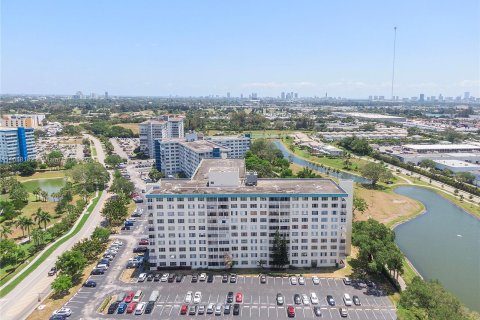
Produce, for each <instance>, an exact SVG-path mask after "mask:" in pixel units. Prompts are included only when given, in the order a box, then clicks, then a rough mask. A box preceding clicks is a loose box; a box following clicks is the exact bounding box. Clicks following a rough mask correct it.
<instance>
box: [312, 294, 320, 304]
mask: <svg viewBox="0 0 480 320" xmlns="http://www.w3.org/2000/svg"><path fill="white" fill-rule="evenodd" d="M310 300H311V301H312V304H318V302H319V301H318V297H317V294H316V293H315V292H312V293H310Z"/></svg>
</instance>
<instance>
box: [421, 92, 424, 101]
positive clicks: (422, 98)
mask: <svg viewBox="0 0 480 320" xmlns="http://www.w3.org/2000/svg"><path fill="white" fill-rule="evenodd" d="M423 101H425V95H424V94H423V93H420V102H423Z"/></svg>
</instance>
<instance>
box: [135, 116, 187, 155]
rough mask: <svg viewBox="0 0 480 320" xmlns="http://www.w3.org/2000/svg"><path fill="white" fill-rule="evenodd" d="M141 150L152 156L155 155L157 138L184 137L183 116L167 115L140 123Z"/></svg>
mask: <svg viewBox="0 0 480 320" xmlns="http://www.w3.org/2000/svg"><path fill="white" fill-rule="evenodd" d="M138 127H139V137H140V150H141V151H142V152H144V153H145V154H147V155H148V156H149V157H150V158H154V157H155V140H161V139H171V138H184V137H185V133H184V125H183V117H180V116H178V115H175V116H174V115H165V116H162V117H160V118H159V120H148V121H145V122H142V123H140V124H139V125H138Z"/></svg>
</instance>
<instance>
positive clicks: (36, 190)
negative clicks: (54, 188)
mask: <svg viewBox="0 0 480 320" xmlns="http://www.w3.org/2000/svg"><path fill="white" fill-rule="evenodd" d="M41 192H42V189H40V187H37V188H35V189H34V190H33V191H32V193H33V195H34V196H35V198H36V199H37V201H38V200H39V198H40V194H41Z"/></svg>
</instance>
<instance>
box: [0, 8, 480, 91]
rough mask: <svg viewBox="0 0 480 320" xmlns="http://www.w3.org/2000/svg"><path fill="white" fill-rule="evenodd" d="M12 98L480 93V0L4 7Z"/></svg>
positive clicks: (6, 86)
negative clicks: (34, 96) (55, 96)
mask: <svg viewBox="0 0 480 320" xmlns="http://www.w3.org/2000/svg"><path fill="white" fill-rule="evenodd" d="M0 5H1V7H0V11H1V12H0V13H1V16H0V18H1V21H0V26H1V40H0V41H1V51H0V53H1V56H0V62H1V65H0V68H1V70H0V72H1V77H0V79H1V82H0V93H2V94H75V93H76V92H77V91H82V92H83V93H84V94H90V93H92V92H94V93H98V94H103V93H104V92H105V91H108V92H109V94H110V95H139V96H145V95H146V96H169V95H173V96H175V95H178V96H207V95H219V96H226V94H227V92H230V93H231V96H232V97H235V96H239V95H240V94H242V93H243V94H244V95H245V96H248V95H249V94H250V93H252V92H256V93H258V95H259V96H271V97H276V96H280V93H281V92H282V91H285V92H298V94H299V96H301V97H305V96H320V97H321V96H325V94H328V96H331V97H339V96H341V97H346V98H368V96H369V95H383V96H386V97H390V96H391V80H392V61H393V36H394V27H395V26H396V27H397V41H396V63H395V82H394V83H395V85H394V95H396V96H400V97H413V96H418V95H419V94H420V93H424V94H425V95H426V96H432V95H435V96H438V95H439V94H442V95H443V96H459V95H463V93H464V92H466V91H468V92H470V94H471V95H473V96H476V97H479V96H480V22H479V21H480V0H476V1H475V0H461V1H450V0H448V1H447V0H435V1H434V0H430V1H428V0H422V1H418V0H402V1H369V0H365V1H354V0H341V1H316V0H311V1H308V0H296V1H293V0H292V1H282V0H275V1H273V0H272V1H270V0H262V1H258V0H256V1H255V0H253V1H251V0H231V1H225V0H218V1H213V0H204V1H196V0H191V1H183V0H175V1H146V0H136V1H127V0H69V1H64V0H62V1H52V0H42V1H34V0H31V1H24V0H0Z"/></svg>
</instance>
